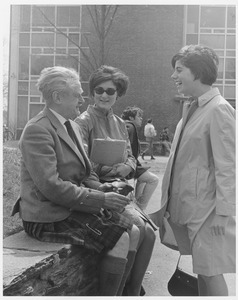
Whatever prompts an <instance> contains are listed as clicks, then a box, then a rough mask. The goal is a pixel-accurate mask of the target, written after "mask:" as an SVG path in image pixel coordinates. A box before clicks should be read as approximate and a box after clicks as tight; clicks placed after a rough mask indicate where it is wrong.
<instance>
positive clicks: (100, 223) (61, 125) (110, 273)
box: [12, 66, 139, 296]
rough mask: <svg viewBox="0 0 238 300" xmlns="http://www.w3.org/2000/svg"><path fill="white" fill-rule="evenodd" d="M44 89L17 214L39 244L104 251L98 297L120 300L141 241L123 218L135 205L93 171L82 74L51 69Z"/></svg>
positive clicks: (25, 148) (30, 134)
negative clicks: (82, 112)
mask: <svg viewBox="0 0 238 300" xmlns="http://www.w3.org/2000/svg"><path fill="white" fill-rule="evenodd" d="M37 86H38V89H39V91H40V92H41V93H42V97H43V99H44V101H45V104H46V105H45V108H44V110H43V111H41V112H40V113H39V114H38V115H36V116H35V117H33V118H32V119H31V120H30V121H29V122H28V123H27V124H26V126H25V128H24V131H23V133H22V135H21V139H20V150H21V154H22V159H21V194H20V198H19V199H18V201H17V202H16V204H15V206H14V209H13V213H12V214H13V215H14V214H15V213H17V212H19V213H20V217H21V218H22V221H23V227H24V229H25V231H26V232H27V233H28V234H29V235H30V236H32V237H33V238H36V239H37V240H40V241H42V242H52V243H64V244H72V245H78V246H81V247H84V248H86V249H88V250H91V251H95V253H100V254H101V255H102V259H101V263H100V266H99V294H100V296H116V295H117V292H118V289H119V287H120V285H121V283H122V282H123V278H124V276H125V274H126V265H127V255H128V252H129V249H132V248H134V249H135V248H136V247H137V245H138V240H139V229H138V228H137V227H136V226H135V225H133V223H132V220H131V219H130V218H127V217H125V216H123V215H122V214H121V211H123V210H124V208H125V206H126V205H127V204H128V202H129V199H128V198H127V197H125V196H123V195H120V194H118V193H114V192H110V191H109V192H107V190H108V187H110V185H109V184H101V183H100V181H99V179H98V176H97V175H96V174H95V173H94V172H93V171H92V168H91V164H90V161H89V159H88V157H87V155H86V153H85V151H84V145H83V142H82V138H81V136H80V134H79V132H80V131H79V128H78V124H76V123H75V122H74V121H72V120H73V119H74V118H76V117H77V115H78V114H79V107H80V105H82V103H83V102H84V99H83V97H82V93H83V90H82V87H81V83H80V81H79V76H78V73H77V72H76V71H75V70H73V69H68V68H64V67H60V66H56V67H50V68H45V69H43V70H42V71H41V74H40V77H39V79H38V82H37ZM66 276H67V274H66Z"/></svg>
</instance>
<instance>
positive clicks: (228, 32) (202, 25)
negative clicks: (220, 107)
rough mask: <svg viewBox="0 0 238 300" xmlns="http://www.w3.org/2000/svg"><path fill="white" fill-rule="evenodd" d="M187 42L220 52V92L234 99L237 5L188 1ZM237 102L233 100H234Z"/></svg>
mask: <svg viewBox="0 0 238 300" xmlns="http://www.w3.org/2000/svg"><path fill="white" fill-rule="evenodd" d="M186 11H187V24H186V44H203V45H207V46H209V47H211V48H213V49H214V50H215V51H216V53H217V55H218V56H219V69H218V78H217V81H216V85H214V86H217V87H219V90H220V92H221V94H222V95H223V96H224V97H225V98H227V99H229V101H233V102H234V101H235V85H236V69H235V61H236V60H235V57H236V53H235V49H236V9H235V6H228V5H220V6H218V5H217V6H216V5H214V6H212V5H209V6H208V5H200V6H199V5H188V6H187V10H186ZM233 104H234V103H233Z"/></svg>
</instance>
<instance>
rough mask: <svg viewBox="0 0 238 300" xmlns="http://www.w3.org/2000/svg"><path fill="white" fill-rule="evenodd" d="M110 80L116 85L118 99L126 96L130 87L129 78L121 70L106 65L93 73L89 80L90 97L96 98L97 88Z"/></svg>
mask: <svg viewBox="0 0 238 300" xmlns="http://www.w3.org/2000/svg"><path fill="white" fill-rule="evenodd" d="M109 80H111V81H112V82H113V83H114V84H115V86H116V88H117V95H118V97H121V96H123V95H125V93H126V91H127V88H128V86H129V78H128V77H127V76H126V74H125V73H123V72H122V71H121V70H120V69H118V68H114V67H111V66H105V65H104V66H101V67H100V68H99V69H97V70H96V71H95V72H94V73H92V74H91V76H90V78H89V93H90V96H94V89H95V87H96V86H98V85H99V84H101V83H102V82H105V81H109Z"/></svg>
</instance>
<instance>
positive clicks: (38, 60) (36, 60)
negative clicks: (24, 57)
mask: <svg viewBox="0 0 238 300" xmlns="http://www.w3.org/2000/svg"><path fill="white" fill-rule="evenodd" d="M53 66H54V58H53V56H47V55H32V56H31V75H40V72H41V70H42V69H44V68H46V67H53Z"/></svg>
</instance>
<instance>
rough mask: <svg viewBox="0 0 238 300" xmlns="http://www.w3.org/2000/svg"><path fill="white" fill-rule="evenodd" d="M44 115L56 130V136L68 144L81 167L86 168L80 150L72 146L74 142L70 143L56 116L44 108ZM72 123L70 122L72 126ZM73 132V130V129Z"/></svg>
mask: <svg viewBox="0 0 238 300" xmlns="http://www.w3.org/2000/svg"><path fill="white" fill-rule="evenodd" d="M44 113H45V115H46V116H47V118H48V119H49V120H50V122H51V124H52V125H53V127H54V128H55V129H56V133H57V134H58V136H59V137H60V138H61V139H62V140H64V141H65V143H67V144H68V146H69V147H70V148H71V149H72V150H73V151H74V152H75V154H76V155H77V156H78V158H79V159H80V161H81V162H82V164H83V166H84V167H85V168H86V165H85V160H84V157H83V155H82V154H81V153H80V150H81V149H80V150H79V149H78V147H77V146H76V145H75V144H74V142H73V141H72V139H71V138H70V136H69V135H68V133H67V132H66V130H65V128H64V127H63V125H62V124H61V123H60V121H59V120H58V119H57V118H56V116H55V115H54V114H53V113H52V112H51V111H50V110H49V109H48V108H45V110H44ZM72 123H73V122H71V124H72ZM74 130H75V129H74Z"/></svg>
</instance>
